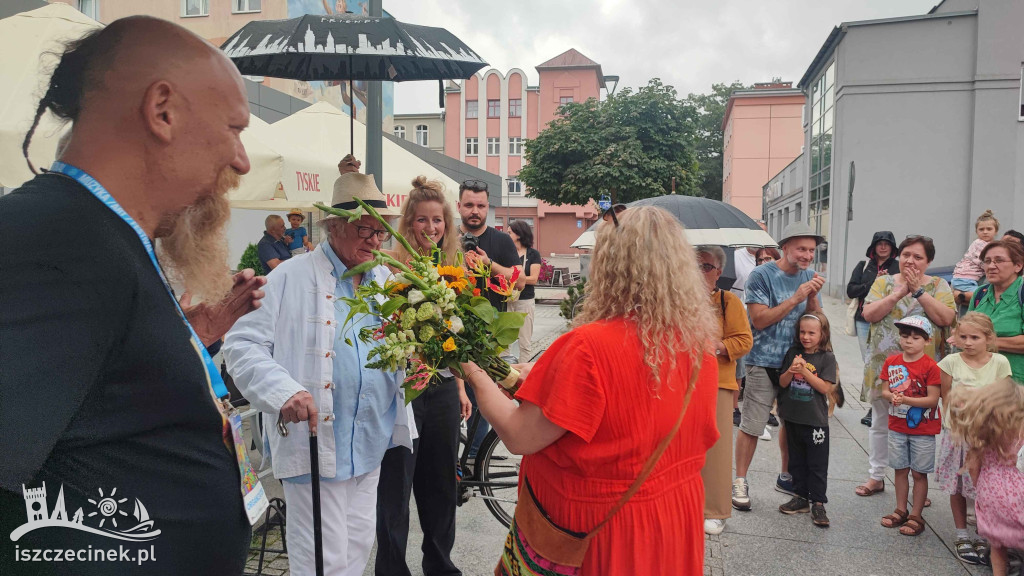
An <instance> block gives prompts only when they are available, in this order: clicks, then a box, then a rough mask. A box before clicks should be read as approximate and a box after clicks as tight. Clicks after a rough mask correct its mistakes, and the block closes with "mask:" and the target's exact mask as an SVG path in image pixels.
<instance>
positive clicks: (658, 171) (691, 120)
mask: <svg viewBox="0 0 1024 576" xmlns="http://www.w3.org/2000/svg"><path fill="white" fill-rule="evenodd" d="M559 113H560V114H561V116H560V117H559V118H556V119H555V120H553V121H552V122H551V123H549V124H548V126H547V127H546V128H545V129H544V130H543V131H541V132H540V133H539V134H538V135H537V138H535V139H533V140H528V141H527V142H526V152H525V155H526V162H525V163H526V166H525V167H524V168H523V169H522V170H520V171H519V179H520V180H521V181H522V182H523V183H524V184H526V186H527V187H528V188H529V190H530V195H531V196H532V197H534V198H539V199H541V200H544V201H545V202H548V203H551V204H556V205H560V204H575V205H584V204H586V203H587V202H589V201H590V200H591V199H596V198H599V197H600V196H602V195H604V194H607V195H609V196H610V197H611V199H612V201H613V202H632V201H633V200H639V199H641V198H648V197H651V196H660V195H662V194H666V193H668V192H669V191H670V190H671V188H672V178H673V177H674V178H675V179H676V192H677V193H679V194H691V195H692V194H696V193H698V192H699V189H698V184H699V175H698V173H697V171H698V165H697V160H696V155H695V145H694V132H695V130H696V125H695V117H696V111H695V110H694V109H693V107H692V106H689V105H687V104H685V103H684V102H682V101H681V100H679V98H678V97H677V96H676V91H675V89H674V88H673V87H671V86H666V85H664V84H662V83H661V81H660V80H658V79H657V78H655V79H653V80H651V81H650V82H649V83H648V84H647V86H644V87H642V88H640V89H639V90H637V91H636V92H633V91H632V90H630V89H624V90H622V91H621V92H619V93H618V94H615V95H612V96H609V97H608V98H607V99H606V100H605V101H604V102H598V101H597V100H595V99H593V98H591V99H589V100H587V101H586V102H578V103H570V104H566V105H564V106H562V107H561V108H560V109H559Z"/></svg>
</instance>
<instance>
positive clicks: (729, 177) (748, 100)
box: [722, 82, 805, 221]
mask: <svg viewBox="0 0 1024 576" xmlns="http://www.w3.org/2000/svg"><path fill="white" fill-rule="evenodd" d="M791 86H792V84H790V83H789V82H779V83H772V84H757V85H755V88H754V89H753V90H738V91H736V92H733V93H732V96H730V98H729V103H728V104H727V105H726V109H725V117H724V119H723V120H722V130H723V151H722V201H724V202H727V203H729V204H732V205H733V206H736V207H737V208H739V209H740V210H743V212H744V213H746V214H747V215H748V216H750V217H751V218H753V219H754V220H759V221H763V220H764V215H763V213H762V212H763V187H764V185H765V184H766V183H767V182H768V181H769V180H771V179H772V177H774V176H775V175H776V174H778V173H779V171H780V170H782V169H783V168H785V167H786V166H787V165H788V164H789V163H790V162H792V161H793V159H794V158H796V157H797V156H799V155H800V152H801V149H802V147H803V142H804V132H803V126H802V116H803V106H804V100H805V98H804V95H803V93H802V92H801V91H800V90H799V89H794V88H791Z"/></svg>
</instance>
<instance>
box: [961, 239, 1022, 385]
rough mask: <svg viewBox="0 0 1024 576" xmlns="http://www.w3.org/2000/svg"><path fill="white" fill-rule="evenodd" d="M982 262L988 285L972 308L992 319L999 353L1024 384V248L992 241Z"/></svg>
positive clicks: (979, 293)
mask: <svg viewBox="0 0 1024 576" xmlns="http://www.w3.org/2000/svg"><path fill="white" fill-rule="evenodd" d="M981 263H982V265H983V266H984V267H985V279H986V280H988V284H983V285H981V286H979V287H978V290H977V291H976V292H975V294H974V297H973V298H971V304H970V309H971V310H975V311H977V312H981V313H982V314H984V315H986V316H988V317H989V318H991V319H992V324H993V325H994V326H995V329H996V346H998V347H999V353H1000V354H1002V355H1003V356H1006V359H1007V360H1009V361H1010V370H1012V371H1013V379H1014V380H1015V381H1017V382H1018V383H1021V384H1024V310H1022V308H1024V305H1022V303H1021V299H1022V297H1024V293H1022V292H1021V289H1022V285H1021V284H1022V280H1021V271H1022V270H1024V248H1022V247H1021V245H1020V244H1018V243H1017V242H1014V241H1012V240H1011V241H1007V240H999V241H997V242H991V243H989V245H988V246H985V249H984V250H982V251H981Z"/></svg>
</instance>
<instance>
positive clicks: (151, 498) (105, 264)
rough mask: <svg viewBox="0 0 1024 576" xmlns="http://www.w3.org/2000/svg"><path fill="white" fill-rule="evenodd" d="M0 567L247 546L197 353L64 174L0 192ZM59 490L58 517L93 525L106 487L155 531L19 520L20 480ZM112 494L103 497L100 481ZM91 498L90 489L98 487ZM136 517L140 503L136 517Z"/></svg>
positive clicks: (201, 566)
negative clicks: (27, 554) (30, 555)
mask: <svg viewBox="0 0 1024 576" xmlns="http://www.w3.org/2000/svg"><path fill="white" fill-rule="evenodd" d="M0 214H3V217H2V218H0V237H5V238H14V237H17V236H19V235H21V234H23V233H24V231H25V230H45V233H44V234H38V235H36V237H35V238H34V239H33V241H32V242H30V243H29V244H28V246H29V248H28V249H25V250H20V249H19V250H0V270H2V273H0V303H2V305H0V358H2V362H0V446H3V465H2V466H0V533H2V534H3V535H4V536H3V537H2V538H0V541H2V542H3V543H2V544H0V574H4V575H5V576H6V575H9V574H23V573H32V574H38V573H41V572H42V573H55V574H76V575H79V574H93V573H104V574H121V573H144V574H218V575H220V574H240V573H241V572H242V570H243V568H244V562H245V556H246V552H247V549H248V544H249V534H250V530H249V524H248V521H247V520H246V517H245V512H244V510H243V506H242V499H241V492H240V487H239V486H240V485H239V474H238V465H237V463H236V460H235V455H234V451H233V448H229V447H228V446H227V445H226V444H225V442H224V440H223V437H222V425H221V418H220V414H219V413H218V410H217V408H216V406H215V405H214V402H213V399H212V397H211V394H210V391H209V386H208V385H207V381H206V373H205V370H204V367H203V363H202V360H201V359H200V356H199V354H198V352H197V351H196V349H195V347H194V346H193V344H192V342H191V340H190V338H189V333H188V330H187V329H186V327H185V325H184V323H183V322H182V320H181V317H180V316H179V315H178V312H177V310H176V308H175V306H174V304H173V302H172V301H171V297H170V296H169V295H168V293H167V290H166V288H165V287H164V284H163V282H162V281H161V280H160V277H159V276H158V274H157V272H156V270H155V269H154V268H153V265H152V263H151V261H150V260H149V257H148V256H147V254H146V252H145V250H144V249H143V247H142V244H141V242H140V241H139V239H138V236H136V234H135V233H134V231H132V229H131V228H130V227H129V226H128V224H126V223H125V222H123V221H122V220H121V219H120V218H119V217H118V216H117V215H116V214H114V212H113V211H111V210H110V209H109V208H107V207H106V206H104V205H103V204H102V203H101V202H100V201H99V200H97V199H96V198H94V197H93V196H92V194H90V193H89V192H88V191H87V190H86V189H85V188H83V187H82V186H80V185H79V184H78V183H76V182H74V181H73V180H71V179H69V178H65V177H63V176H59V175H55V174H44V175H41V176H37V177H36V178H34V179H33V180H31V181H30V182H28V183H26V184H25V185H24V186H23V187H22V188H20V189H18V190H16V191H14V192H13V193H11V194H9V195H7V196H4V197H3V198H0ZM44 482H45V489H46V499H47V502H46V504H47V506H46V508H47V509H48V511H49V513H50V514H51V515H52V516H56V515H57V510H58V509H59V507H60V502H59V501H58V494H59V493H60V492H61V490H62V487H63V505H64V508H65V510H66V518H67V520H74V517H75V516H76V515H77V512H78V511H79V509H81V511H82V512H83V514H82V516H83V517H84V518H83V523H84V525H87V526H92V527H96V526H97V524H98V521H99V520H100V519H102V518H103V516H102V515H94V516H90V515H89V514H90V512H97V510H98V505H97V504H94V503H90V502H89V500H90V499H92V500H93V501H94V502H96V503H99V502H100V501H101V500H102V498H103V497H104V496H106V497H109V496H114V497H115V499H116V502H117V510H119V511H120V513H117V514H115V516H114V517H112V518H110V519H107V521H106V522H105V528H108V529H109V528H110V527H111V526H112V525H113V520H118V524H117V527H118V529H120V530H126V529H129V528H131V527H133V526H135V525H136V524H137V523H138V522H139V520H138V519H137V515H136V512H137V511H139V510H140V509H139V508H137V503H141V505H142V507H143V508H144V509H145V510H146V511H148V516H149V518H151V519H152V520H153V525H152V529H153V530H160V535H159V536H157V537H156V538H155V539H152V540H150V541H147V542H142V543H134V542H126V541H121V540H114V539H112V538H108V537H104V536H99V535H95V534H91V533H88V532H85V531H80V530H75V529H69V528H44V529H36V530H33V531H31V532H28V533H26V534H25V535H23V536H21V538H20V539H19V540H18V541H17V542H12V541H11V540H10V538H8V537H7V536H8V535H9V534H11V532H12V531H13V530H14V529H15V528H17V527H18V526H20V525H22V524H25V523H26V521H27V512H26V507H27V502H26V501H25V498H23V495H22V485H24V486H25V487H26V488H42V487H43V483H44ZM115 488H116V493H115V492H114V489H115ZM101 490H102V494H103V495H104V496H100V491H101ZM140 515H141V516H143V517H144V516H145V513H141V514H140ZM118 545H123V546H125V547H126V548H127V549H129V550H132V551H133V552H132V553H133V554H134V550H135V549H136V548H146V549H149V547H150V546H152V547H153V552H154V554H155V556H156V561H155V562H147V563H145V564H143V565H142V566H137V565H135V564H131V563H128V562H121V561H116V562H55V563H46V564H44V563H40V562H14V554H15V552H14V549H15V546H18V547H20V549H21V550H23V551H24V550H25V549H32V548H62V549H68V548H74V549H87V548H89V547H90V546H91V547H92V548H93V549H97V548H113V549H116V548H117V546H118Z"/></svg>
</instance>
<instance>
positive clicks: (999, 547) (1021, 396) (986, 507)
mask: <svg viewBox="0 0 1024 576" xmlns="http://www.w3.org/2000/svg"><path fill="white" fill-rule="evenodd" d="M950 428H951V429H952V431H953V434H954V435H955V436H956V437H957V438H958V439H959V440H961V441H963V442H964V443H966V444H967V446H969V450H968V452H967V459H966V465H967V470H968V471H969V472H970V476H971V480H973V481H974V486H975V490H976V491H977V494H978V495H977V501H976V503H975V506H976V509H977V514H978V534H980V535H981V536H983V537H985V538H987V539H988V541H989V544H990V545H991V547H992V556H991V562H992V574H993V575H994V576H1006V574H1007V565H1008V554H1007V549H1009V548H1016V549H1024V471H1022V470H1021V468H1022V463H1021V461H1020V460H1021V447H1022V446H1024V386H1020V385H1018V384H1016V383H1014V382H1013V381H1012V380H1010V379H1009V378H1004V379H1002V380H1000V381H998V382H994V383H992V384H989V385H987V386H983V387H982V388H980V389H971V388H970V387H967V386H962V387H960V388H958V389H955V390H953V392H952V393H951V394H950Z"/></svg>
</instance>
